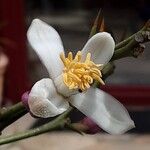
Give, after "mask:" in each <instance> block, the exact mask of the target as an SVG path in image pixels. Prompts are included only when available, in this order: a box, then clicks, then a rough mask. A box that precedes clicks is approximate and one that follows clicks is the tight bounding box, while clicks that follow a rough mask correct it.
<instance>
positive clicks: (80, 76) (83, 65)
mask: <svg viewBox="0 0 150 150" xmlns="http://www.w3.org/2000/svg"><path fill="white" fill-rule="evenodd" d="M60 58H61V60H62V62H63V64H64V69H63V82H64V84H65V85H66V86H67V87H68V88H69V89H80V90H82V91H84V90H86V89H88V88H89V87H90V85H91V84H92V83H93V82H94V80H97V81H99V82H100V83H101V84H104V82H103V80H102V79H101V77H102V74H101V71H100V67H101V66H102V64H95V63H94V62H92V61H91V53H88V54H87V56H86V59H85V61H84V62H82V61H81V58H82V55H81V51H78V52H77V54H76V56H75V58H74V59H73V55H72V52H69V53H68V57H65V55H64V53H61V54H60Z"/></svg>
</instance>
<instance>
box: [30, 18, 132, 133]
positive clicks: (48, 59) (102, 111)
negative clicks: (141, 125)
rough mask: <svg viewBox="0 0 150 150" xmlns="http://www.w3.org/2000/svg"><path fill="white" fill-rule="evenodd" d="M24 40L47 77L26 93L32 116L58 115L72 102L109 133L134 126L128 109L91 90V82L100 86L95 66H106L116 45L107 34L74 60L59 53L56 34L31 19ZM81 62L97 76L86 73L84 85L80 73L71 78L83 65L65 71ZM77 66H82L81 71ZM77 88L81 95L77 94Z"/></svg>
mask: <svg viewBox="0 0 150 150" xmlns="http://www.w3.org/2000/svg"><path fill="white" fill-rule="evenodd" d="M27 37H28V40H29V42H30V44H31V46H32V48H33V49H34V50H35V52H36V53H37V55H38V56H39V58H40V59H41V61H42V62H43V64H44V65H45V67H46V68H47V71H48V73H49V76H50V78H44V79H42V80H40V81H38V82H36V83H35V84H34V86H33V87H32V89H31V92H30V94H29V101H28V103H29V108H30V111H31V112H32V113H33V114H34V115H35V116H38V117H42V118H48V117H53V116H56V115H59V114H61V113H63V112H64V111H66V110H67V108H68V107H69V103H71V104H72V105H73V106H74V107H76V108H77V109H78V110H80V111H81V112H82V113H84V114H85V115H87V116H88V117H90V118H91V119H92V120H93V121H95V122H96V123H97V124H98V125H99V126H100V127H101V128H103V129H104V130H105V131H107V132H108V133H111V134H122V133H124V132H126V131H127V130H129V129H131V128H133V127H134V122H133V121H132V120H131V118H130V116H129V114H128V112H127V110H126V109H125V108H124V107H123V106H122V105H121V104H120V103H119V102H118V101H117V100H116V99H115V98H113V97H112V96H110V95H108V94H107V93H105V92H103V91H102V90H100V89H96V88H93V87H90V83H92V82H93V79H98V80H99V81H100V82H101V83H103V81H102V80H101V78H100V77H101V72H100V71H98V69H97V68H98V66H100V65H96V64H95V63H98V64H106V63H108V62H109V60H110V59H111V57H112V55H113V53H114V47H115V43H114V40H113V38H112V37H111V35H110V34H109V33H106V32H102V33H97V34H96V35H94V36H93V37H92V38H90V39H89V40H88V42H87V43H86V45H85V46H84V47H83V49H82V51H81V52H78V54H77V55H76V58H75V59H76V60H75V61H74V60H73V58H72V53H69V54H68V57H67V58H65V56H64V55H63V54H62V53H64V48H63V44H62V41H61V38H60V36H59V34H58V33H57V31H56V30H55V29H54V28H53V27H51V26H49V25H48V24H46V23H44V22H43V21H41V20H39V19H34V20H33V22H32V24H31V26H30V28H29V30H28V33H27ZM90 54H91V55H90ZM81 55H82V58H81ZM60 58H61V59H60ZM90 58H91V60H92V61H93V62H94V63H93V62H92V61H91V60H90ZM83 60H85V64H86V65H87V64H88V69H89V68H90V69H89V70H90V71H93V70H95V72H96V75H95V74H94V73H93V72H94V71H93V72H92V73H93V74H92V73H91V74H88V75H89V76H88V77H87V78H86V79H88V80H86V81H87V82H86V83H85V79H84V81H83V78H82V79H81V80H80V78H79V77H80V76H81V75H80V74H77V73H74V74H73V75H72V74H71V75H70V72H71V71H74V72H76V71H82V70H86V69H85V68H84V67H85V66H84V65H81V64H79V65H77V67H75V68H72V70H71V69H70V70H71V71H70V70H69V73H68V72H67V71H68V70H67V69H68V68H67V65H68V64H70V63H74V62H78V63H79V62H80V61H83ZM64 65H65V66H64ZM90 65H93V66H94V67H95V69H93V66H92V67H89V66H90ZM75 66H76V65H75ZM79 66H84V67H83V68H82V67H81V69H80V67H79ZM64 67H65V68H64ZM71 73H72V72H71ZM69 75H70V76H69ZM78 75H80V76H78ZM97 75H99V76H97ZM78 80H79V81H78ZM79 87H81V88H79ZM89 87H90V88H89ZM79 89H82V91H83V92H79ZM84 89H85V90H84Z"/></svg>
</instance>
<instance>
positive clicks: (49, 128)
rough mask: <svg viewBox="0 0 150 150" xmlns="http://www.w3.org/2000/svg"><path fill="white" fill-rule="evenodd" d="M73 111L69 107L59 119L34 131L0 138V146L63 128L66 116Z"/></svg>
mask: <svg viewBox="0 0 150 150" xmlns="http://www.w3.org/2000/svg"><path fill="white" fill-rule="evenodd" d="M72 110H73V108H72V107H70V108H69V109H68V110H67V111H66V112H65V113H63V114H61V115H60V116H59V117H57V118H56V119H54V120H53V121H51V122H49V123H47V124H44V125H42V126H40V127H37V128H35V129H31V130H28V131H25V132H22V133H18V134H15V135H10V136H5V137H1V138H0V145H4V144H8V143H11V142H15V141H19V140H22V139H26V138H29V137H33V136H36V135H39V134H43V133H46V132H49V131H52V130H54V129H59V128H62V127H63V126H65V124H66V123H67V116H68V114H69V113H70V112H71V111H72Z"/></svg>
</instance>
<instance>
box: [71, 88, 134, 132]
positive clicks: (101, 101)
mask: <svg viewBox="0 0 150 150" xmlns="http://www.w3.org/2000/svg"><path fill="white" fill-rule="evenodd" d="M70 102H71V104H72V105H73V106H75V107H76V108H77V109H79V110H80V111H81V112H82V113H84V114H85V115H87V116H88V117H89V118H91V119H92V120H93V121H95V122H96V123H97V124H98V125H99V126H100V127H101V128H103V129H104V130H105V131H107V132H108V133H110V134H122V133H124V132H126V131H128V130H129V129H131V128H133V127H134V122H133V121H132V120H131V118H130V116H129V114H128V112H127V110H126V109H125V107H124V106H123V105H122V104H120V103H119V102H118V101H117V100H116V99H115V98H113V97H112V96H110V95H108V94H107V93H105V92H103V91H101V90H99V89H93V88H90V89H89V90H88V91H87V92H83V93H80V94H77V95H74V96H71V97H70Z"/></svg>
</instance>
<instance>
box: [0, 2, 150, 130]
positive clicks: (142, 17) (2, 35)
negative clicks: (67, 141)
mask: <svg viewBox="0 0 150 150" xmlns="http://www.w3.org/2000/svg"><path fill="white" fill-rule="evenodd" d="M100 9H101V11H102V14H103V16H104V19H105V25H106V28H107V30H108V31H110V32H111V33H112V35H113V36H114V38H115V40H116V43H118V42H119V41H121V40H122V38H125V37H128V36H129V35H131V34H133V33H135V32H136V31H138V30H139V29H140V28H141V27H142V26H143V25H144V23H145V22H146V21H147V20H148V19H149V18H150V1H149V0H135V1H130V0H126V1H120V0H107V1H105V0H76V1H72V0H16V1H15V2H14V1H13V0H0V41H1V39H2V41H4V42H2V44H1V46H0V50H1V53H2V51H3V52H4V53H5V54H6V55H7V57H8V60H9V63H8V66H7V70H6V74H5V76H4V77H5V79H3V80H4V81H3V82H4V83H3V85H4V87H3V97H4V100H3V104H5V103H8V102H11V103H16V102H18V101H19V100H20V97H21V95H22V94H23V92H25V91H27V90H29V89H30V88H31V86H32V85H33V83H35V82H36V81H38V80H39V79H41V78H43V77H48V74H47V71H46V69H45V68H44V66H43V65H42V64H41V62H40V60H39V58H38V57H37V55H36V54H35V53H34V51H33V50H32V48H31V47H30V45H29V43H28V42H27V39H26V31H27V29H28V27H29V25H30V24H31V21H32V20H33V19H34V18H40V19H41V20H43V21H45V22H47V23H48V24H50V25H52V26H53V27H55V28H56V30H57V31H58V32H59V33H60V35H61V37H62V41H63V43H64V47H65V49H66V51H68V50H72V51H74V52H75V51H78V50H81V49H82V47H83V45H84V44H85V43H86V41H87V39H88V36H89V33H90V29H91V27H92V25H93V22H94V20H95V17H96V15H97V13H98V11H99V10H100ZM145 45H146V49H145V52H144V53H143V54H142V55H141V56H140V57H139V58H138V59H135V58H124V59H121V60H118V61H116V62H115V65H116V69H115V72H114V74H113V75H112V76H110V77H109V78H108V79H107V80H106V83H107V86H106V87H104V90H106V91H108V92H109V93H110V94H112V95H113V96H115V97H116V98H117V99H118V100H119V101H121V102H122V103H123V104H125V105H126V107H127V108H128V109H129V111H130V114H131V117H132V118H133V120H134V121H135V123H136V129H134V130H133V131H131V132H136V133H149V132H150V79H149V77H150V51H149V49H150V44H149V43H148V44H145ZM80 115H81V114H80V113H78V116H80ZM76 116H77V115H75V117H74V116H73V118H74V119H75V120H76V119H79V118H80V117H76ZM81 116H82V115H81Z"/></svg>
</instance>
